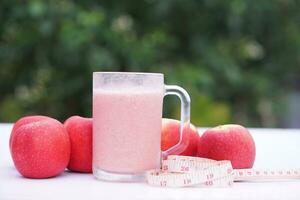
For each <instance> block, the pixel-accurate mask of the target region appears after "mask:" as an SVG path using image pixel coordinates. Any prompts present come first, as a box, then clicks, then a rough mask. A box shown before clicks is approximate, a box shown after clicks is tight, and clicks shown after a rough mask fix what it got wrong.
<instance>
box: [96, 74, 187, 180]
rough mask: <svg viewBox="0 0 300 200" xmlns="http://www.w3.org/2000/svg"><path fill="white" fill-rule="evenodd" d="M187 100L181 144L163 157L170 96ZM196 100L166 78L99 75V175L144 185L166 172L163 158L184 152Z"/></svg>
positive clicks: (97, 131)
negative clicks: (155, 172)
mask: <svg viewBox="0 0 300 200" xmlns="http://www.w3.org/2000/svg"><path fill="white" fill-rule="evenodd" d="M168 94H173V95H177V96H178V97H179V98H180V100H181V130H180V140H179V142H178V144H176V145H174V146H173V147H171V148H170V149H168V150H166V151H164V152H161V149H160V143H161V126H162V105H163V98H164V96H165V95H168ZM189 123H190V97H189V95H188V93H187V92H186V91H185V90H184V89H183V88H181V87H179V86H175V85H165V84H164V75H163V74H160V73H131V72H94V73H93V174H94V176H95V177H96V178H98V179H100V180H106V181H129V182H130V181H142V180H144V179H145V172H146V171H147V170H150V169H155V168H160V165H161V159H162V157H164V158H165V157H167V156H168V155H169V154H174V153H176V152H181V151H183V150H184V149H185V147H186V145H187V142H188V140H186V139H183V137H185V135H187V134H183V130H184V129H183V127H186V126H189Z"/></svg>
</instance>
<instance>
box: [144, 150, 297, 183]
mask: <svg viewBox="0 0 300 200" xmlns="http://www.w3.org/2000/svg"><path fill="white" fill-rule="evenodd" d="M146 178H147V182H148V183H149V184H150V185H154V186H161V187H187V186H196V185H197V186H202V187H228V186H232V185H233V182H234V181H255V180H268V179H277V180H280V179H300V169H294V170H258V169H233V168H232V166H231V162H230V161H228V160H223V161H216V160H211V159H206V158H199V157H189V156H175V155H172V156H168V158H167V159H166V160H163V161H162V169H154V170H150V171H148V172H147V175H146Z"/></svg>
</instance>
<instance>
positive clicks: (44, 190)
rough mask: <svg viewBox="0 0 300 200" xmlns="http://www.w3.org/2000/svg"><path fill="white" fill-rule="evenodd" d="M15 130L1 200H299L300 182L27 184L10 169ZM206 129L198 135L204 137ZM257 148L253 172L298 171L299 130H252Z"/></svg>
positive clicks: (4, 145)
mask: <svg viewBox="0 0 300 200" xmlns="http://www.w3.org/2000/svg"><path fill="white" fill-rule="evenodd" d="M11 128H12V124H0V200H12V199H18V200H21V199H26V200H29V199H41V200H42V199H43V200H44V199H55V200H56V199H72V200H74V199H98V200H100V199H103V200H107V199H185V200H187V199H255V200H259V199H295V200H296V199H297V200H299V199H300V180H289V181H280V182H268V181H265V182H262V181H261V182H235V183H234V185H233V186H232V187H229V188H197V187H190V188H160V187H153V186H150V185H147V184H146V183H111V182H102V181H98V180H96V179H95V178H93V176H92V174H79V173H71V172H68V171H65V172H64V173H63V174H62V175H60V176H58V177H55V178H49V179H26V178H23V177H22V176H20V175H19V173H18V172H17V171H16V169H15V168H14V165H13V163H12V160H11V157H10V153H9V148H8V141H9V135H10V131H11ZM203 130H204V129H199V132H200V134H201V133H203ZM250 132H251V133H252V135H253V137H254V140H255V143H256V161H255V165H254V168H272V169H273V168H274V169H285V168H300V129H293V130H292V129H250Z"/></svg>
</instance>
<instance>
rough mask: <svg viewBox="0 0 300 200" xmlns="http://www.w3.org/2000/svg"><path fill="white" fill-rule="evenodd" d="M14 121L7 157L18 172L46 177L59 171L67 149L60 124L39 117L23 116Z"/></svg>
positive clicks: (66, 139) (67, 140) (63, 165)
mask: <svg viewBox="0 0 300 200" xmlns="http://www.w3.org/2000/svg"><path fill="white" fill-rule="evenodd" d="M30 119H32V121H30ZM22 121H23V122H22ZM18 122H19V123H18V124H16V125H15V127H14V129H13V131H12V136H11V141H10V142H11V156H12V159H13V162H14V164H15V167H16V169H17V170H18V171H19V172H20V174H21V175H23V176H24V177H27V178H49V177H53V176H57V175H58V174H60V173H61V172H63V171H64V169H65V168H66V166H67V164H68V162H69V159H70V149H71V148H70V141H69V136H68V133H67V131H66V129H65V128H64V126H63V125H62V124H61V123H60V122H59V121H57V120H55V119H52V118H50V117H43V116H31V117H28V118H27V117H25V118H24V119H20V120H19V121H18ZM21 122H22V123H21Z"/></svg>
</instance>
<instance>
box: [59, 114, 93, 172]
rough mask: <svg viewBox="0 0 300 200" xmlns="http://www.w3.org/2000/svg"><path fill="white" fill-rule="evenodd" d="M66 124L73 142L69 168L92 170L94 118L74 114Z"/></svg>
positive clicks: (82, 170)
mask: <svg viewBox="0 0 300 200" xmlns="http://www.w3.org/2000/svg"><path fill="white" fill-rule="evenodd" d="M64 126H65V128H66V130H67V132H68V134H69V137H70V142H71V156H70V162H69V164H68V169H69V170H71V171H76V172H87V173H91V172H92V133H93V120H92V118H84V117H80V116H72V117H70V118H69V119H67V120H66V121H65V123H64Z"/></svg>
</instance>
